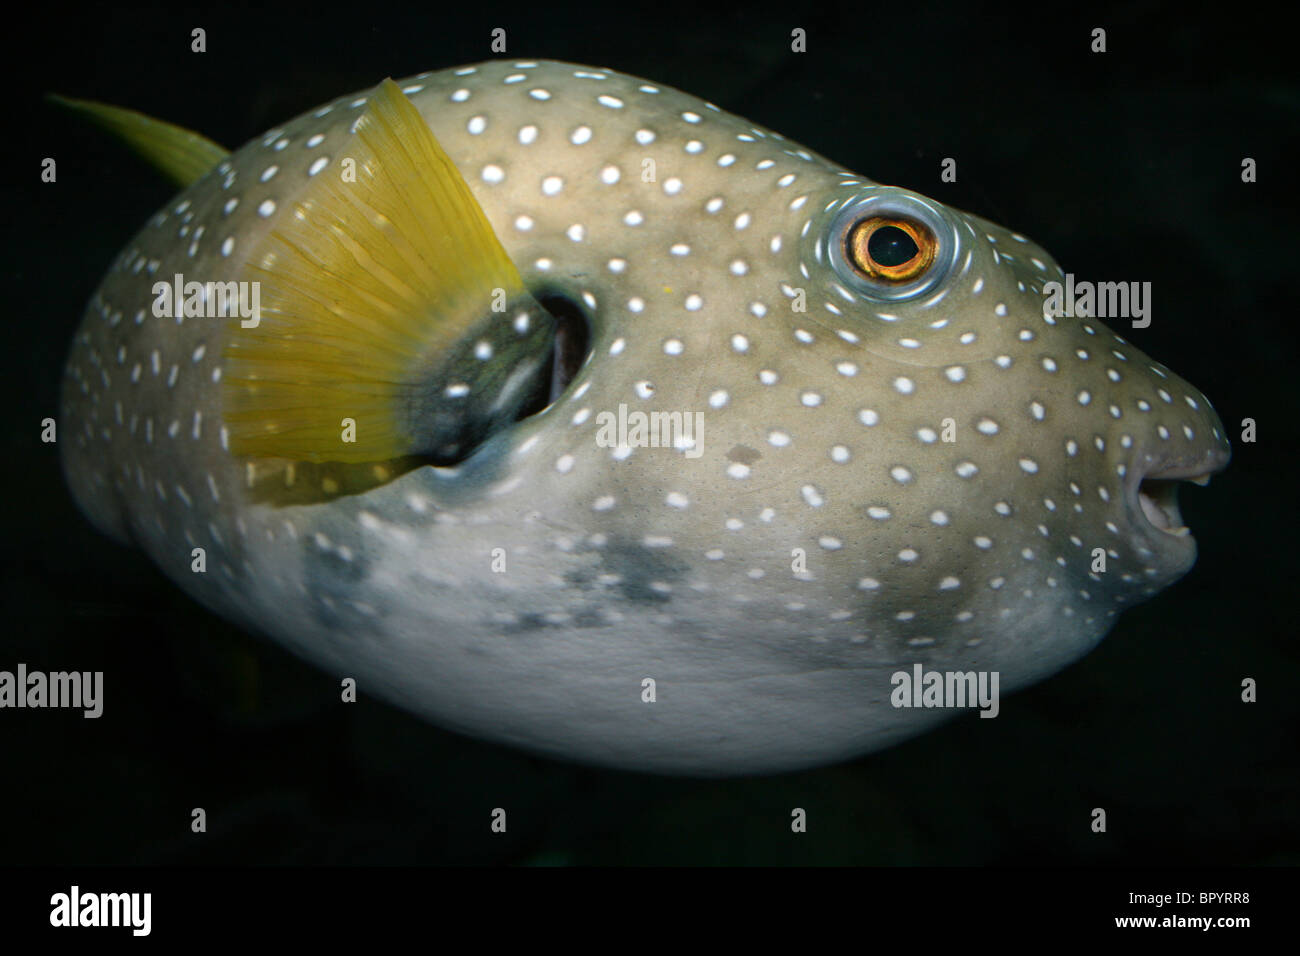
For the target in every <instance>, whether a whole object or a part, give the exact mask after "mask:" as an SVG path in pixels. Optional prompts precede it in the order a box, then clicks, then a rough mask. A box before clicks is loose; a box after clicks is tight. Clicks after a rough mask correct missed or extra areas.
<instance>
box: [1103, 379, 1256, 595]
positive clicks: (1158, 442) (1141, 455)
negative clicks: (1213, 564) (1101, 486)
mask: <svg viewBox="0 0 1300 956" xmlns="http://www.w3.org/2000/svg"><path fill="white" fill-rule="evenodd" d="M1155 399H1156V401H1153V402H1151V403H1150V404H1151V405H1152V406H1155V405H1156V402H1159V405H1160V406H1163V412H1164V414H1155V415H1154V416H1153V418H1152V420H1151V421H1150V422H1149V427H1148V428H1147V429H1146V430H1145V431H1144V433H1143V434H1142V435H1141V436H1140V437H1138V439H1137V441H1136V442H1135V443H1134V455H1133V457H1132V459H1131V461H1130V462H1129V464H1128V466H1127V470H1126V473H1125V482H1124V488H1125V505H1126V508H1127V512H1128V517H1129V521H1130V524H1131V526H1132V528H1133V529H1134V530H1135V534H1136V536H1137V540H1138V547H1139V551H1140V553H1143V555H1144V557H1146V558H1147V560H1148V567H1147V569H1146V572H1147V575H1148V577H1155V576H1157V575H1158V574H1161V573H1162V572H1164V573H1168V574H1171V575H1172V576H1174V577H1176V576H1179V575H1181V574H1183V573H1185V572H1186V571H1187V570H1188V569H1189V568H1190V567H1191V565H1192V563H1193V562H1194V561H1195V559H1196V541H1195V539H1194V538H1193V537H1192V534H1191V529H1189V528H1188V527H1187V525H1186V523H1185V522H1184V521H1183V516H1182V513H1181V511H1180V510H1179V506H1178V492H1179V489H1180V487H1181V486H1182V485H1183V483H1185V482H1189V483H1191V484H1194V485H1200V486H1202V487H1204V486H1206V485H1208V484H1209V483H1210V478H1211V476H1212V475H1214V474H1215V473H1217V472H1220V471H1222V470H1223V469H1224V468H1226V467H1227V465H1228V461H1229V460H1230V459H1231V457H1232V448H1231V446H1230V445H1229V444H1228V440H1227V438H1226V437H1225V432H1224V428H1223V423H1222V421H1220V419H1219V416H1218V414H1217V413H1216V412H1215V411H1214V409H1213V408H1212V407H1211V406H1210V403H1209V401H1208V400H1207V399H1206V398H1205V396H1204V395H1202V394H1201V393H1200V392H1199V391H1197V390H1196V389H1195V388H1193V387H1192V386H1190V385H1188V384H1187V383H1186V382H1183V381H1182V380H1181V379H1178V378H1176V377H1174V376H1172V375H1171V376H1169V378H1168V379H1167V380H1165V381H1162V382H1161V383H1160V385H1159V387H1157V389H1156V392H1155ZM1180 406H1181V407H1180ZM1152 411H1153V412H1156V411H1157V409H1156V408H1153V409H1152ZM1161 576H1163V575H1162V574H1161Z"/></svg>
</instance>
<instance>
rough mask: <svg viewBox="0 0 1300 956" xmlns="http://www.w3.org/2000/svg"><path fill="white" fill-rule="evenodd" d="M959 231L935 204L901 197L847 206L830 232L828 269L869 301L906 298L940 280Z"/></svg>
mask: <svg viewBox="0 0 1300 956" xmlns="http://www.w3.org/2000/svg"><path fill="white" fill-rule="evenodd" d="M958 235H959V234H958V232H957V229H956V226H955V224H954V223H953V222H952V220H951V218H950V217H949V216H948V215H947V214H946V213H945V212H944V211H943V209H942V207H939V206H938V205H937V204H931V203H930V202H928V201H926V200H924V199H923V198H922V197H919V196H913V195H909V194H906V193H894V194H884V195H882V194H871V195H868V196H864V197H862V198H860V199H858V200H855V201H853V202H850V203H848V204H847V205H845V206H844V208H843V209H841V210H840V212H839V214H838V215H837V216H836V218H835V221H834V223H833V224H832V226H831V229H830V250H831V264H832V266H833V267H834V269H835V271H836V272H837V273H839V276H840V278H841V280H842V281H844V283H845V284H846V285H848V286H849V287H851V288H852V289H854V290H856V291H857V292H860V293H862V294H863V295H865V296H867V297H869V298H873V299H888V300H897V299H910V298H912V297H913V296H917V295H921V294H922V293H925V292H929V291H930V290H932V289H933V288H934V287H935V286H936V285H938V284H939V283H940V282H942V281H943V279H944V278H945V277H946V276H947V275H948V273H949V271H950V270H951V268H952V266H953V264H954V263H955V262H956V259H957V246H958Z"/></svg>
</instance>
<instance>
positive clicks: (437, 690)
mask: <svg viewBox="0 0 1300 956" xmlns="http://www.w3.org/2000/svg"><path fill="white" fill-rule="evenodd" d="M74 105H78V106H80V107H81V108H84V109H86V110H88V111H90V112H91V113H92V115H94V116H96V118H98V119H100V120H101V121H103V122H105V123H106V124H107V125H110V126H112V127H114V128H116V129H117V130H118V131H119V132H121V133H122V134H123V135H124V136H126V138H127V139H128V140H130V141H132V142H134V143H135V144H136V145H137V146H138V147H139V148H140V149H142V150H143V151H144V152H146V153H148V154H150V155H153V156H154V157H155V158H157V159H159V161H160V162H161V163H162V164H163V165H165V167H166V168H167V169H168V171H169V172H171V174H172V175H173V176H174V177H175V178H177V179H178V180H179V181H181V182H182V183H184V184H186V186H185V189H184V191H183V192H182V193H181V194H180V196H178V197H177V198H176V199H175V200H174V201H173V202H171V203H169V204H168V205H167V207H166V208H164V209H163V210H162V211H160V212H159V213H158V214H157V215H156V216H154V217H153V218H152V219H151V220H150V221H149V222H148V224H147V225H146V226H145V228H144V229H143V230H142V231H141V232H140V233H139V234H138V235H137V236H136V237H135V239H134V240H133V241H132V242H131V243H130V245H128V246H127V248H126V250H125V251H124V252H123V253H122V254H121V256H120V257H119V258H118V259H117V261H116V262H115V263H114V264H113V266H112V268H111V269H110V271H109V273H108V275H107V276H106V277H105V279H104V281H103V283H102V285H101V286H100V288H99V290H98V291H97V292H96V293H95V295H94V297H93V299H92V300H91V302H90V304H89V306H88V308H87V312H86V317H85V320H84V322H83V324H82V326H81V329H80V330H79V332H78V333H77V336H76V340H75V342H74V345H73V349H72V354H71V357H70V358H69V360H68V365H67V372H66V376H65V381H64V389H63V413H62V423H63V426H64V429H65V431H64V439H63V441H62V442H61V443H60V447H61V448H62V450H63V465H64V470H65V473H66V475H67V479H68V482H69V484H70V485H71V487H72V490H73V493H74V494H75V496H76V499H77V501H78V503H79V504H80V506H81V508H82V509H83V510H84V511H85V512H86V514H87V515H89V516H90V517H91V519H92V520H93V521H94V522H95V524H96V525H98V526H99V527H100V528H102V529H103V530H104V531H105V532H107V533H108V534H110V535H112V536H113V537H115V538H117V539H119V540H121V541H124V542H127V541H129V542H134V543H135V544H138V545H139V546H140V547H142V548H143V549H144V550H145V551H146V552H148V554H149V555H150V556H151V557H152V558H153V560H154V561H156V562H157V563H158V564H159V566H161V567H162V568H163V569H164V571H165V572H166V573H167V574H169V575H170V576H171V577H173V578H174V579H175V580H176V581H177V582H178V583H179V584H180V585H181V586H182V587H183V588H184V589H185V590H186V591H187V592H189V593H190V594H191V595H193V596H194V597H195V598H197V599H198V600H200V601H201V602H203V603H204V604H205V605H207V606H208V607H210V608H212V609H213V610H215V611H216V612H218V613H220V614H222V615H224V616H226V617H228V618H230V619H232V620H235V621H238V622H240V623H242V624H244V625H246V626H248V627H250V628H254V629H257V630H260V631H263V632H265V633H267V634H269V635H271V636H272V637H274V638H275V639H276V640H278V641H280V642H281V643H283V644H284V645H286V646H287V647H289V648H290V649H292V650H293V651H295V652H296V653H298V654H300V655H302V656H303V657H306V658H308V659H309V660H312V661H314V662H316V663H317V664H318V665H320V666H321V667H324V668H326V669H328V670H329V671H331V672H333V673H335V674H338V675H341V676H350V677H355V678H356V679H357V681H358V686H359V688H360V690H361V692H362V693H372V694H375V695H378V696H382V697H384V698H387V699H388V700H391V701H393V702H395V703H397V704H399V705H401V706H403V707H406V708H409V709H411V710H413V711H415V712H416V713H419V714H420V715H422V716H424V717H427V718H428V719H430V720H432V721H434V722H436V723H438V724H441V725H444V726H447V727H451V728H454V729H457V730H460V731H463V732H465V733H469V734H473V735H476V736H480V737H485V738H489V739H492V740H496V741H502V742H506V743H511V744H515V745H518V746H521V747H526V748H528V749H531V750H534V751H540V752H542V753H547V754H552V755H556V756H560V757H567V758H571V759H575V760H581V761H587V762H591V763H596V764H604V765H609V766H617V767H626V768H634V769H641V770H651V771H659V772H667V773H684V774H695V775H723V774H737V773H754V772H770V771H779V770H788V769H793V768H799V767H805V766H811V765H816V764H822V763H827V762H830V761H835V760H841V759H845V758H849V757H852V756H855V755H857V754H861V753H865V752H867V751H871V750H874V749H877V748H880V747H883V746H887V745H889V744H891V743H894V742H896V741H899V740H902V739H904V738H906V737H909V736H912V735H914V734H916V733H919V732H920V731H922V730H924V729H926V728H928V727H931V726H933V725H934V724H935V723H936V722H937V721H939V720H940V719H942V718H943V717H944V716H948V715H951V714H953V713H956V712H960V711H959V708H960V707H961V706H962V704H960V703H959V704H957V705H956V707H954V706H951V702H950V706H948V707H946V708H945V707H943V706H935V705H934V703H933V702H932V701H931V699H930V694H929V691H930V690H933V689H934V686H933V684H932V682H931V681H930V677H931V676H933V675H935V674H937V675H939V681H940V685H942V684H943V680H944V675H949V676H948V680H947V685H946V686H947V687H948V688H949V689H951V688H952V687H953V686H954V682H953V680H952V678H951V675H952V674H957V675H958V678H959V680H958V689H960V688H961V683H960V682H961V680H964V679H965V678H966V677H969V678H970V683H969V685H967V686H968V687H969V688H970V690H971V696H972V697H973V696H974V693H975V688H976V686H978V687H980V688H986V687H987V686H991V687H992V688H993V689H994V691H996V690H998V689H999V688H1000V689H1001V690H1003V691H1009V690H1013V689H1015V688H1018V687H1022V686H1024V685H1026V684H1029V683H1032V682H1033V681H1036V680H1039V679H1040V678H1043V677H1045V676H1046V675H1049V674H1051V673H1053V672H1054V671H1056V670H1058V669H1060V668H1061V667H1063V666H1064V665H1065V664H1067V663H1069V662H1070V661H1072V660H1074V659H1076V658H1077V657H1079V656H1080V655H1082V654H1084V653H1086V652H1087V651H1088V650H1089V649H1091V648H1092V647H1093V646H1094V645H1095V644H1096V643H1097V642H1098V641H1099V640H1100V639H1101V637H1102V636H1103V635H1104V634H1105V633H1106V631H1107V630H1109V628H1110V627H1111V625H1112V624H1113V622H1114V620H1115V616H1116V615H1117V614H1118V613H1119V611H1120V610H1122V609H1123V608H1124V607H1126V606H1127V605H1129V604H1132V603H1134V602H1137V601H1140V600H1142V599H1144V598H1146V597H1149V596H1150V595H1152V594H1155V593H1156V592H1157V591H1158V590H1160V589H1161V588H1163V587H1165V586H1167V585H1168V584H1170V583H1171V582H1173V581H1174V580H1176V579H1177V578H1178V577H1180V576H1181V575H1182V574H1184V573H1185V572H1186V571H1187V570H1188V569H1189V568H1190V567H1191V565H1192V562H1193V560H1194V557H1195V544H1194V542H1193V540H1192V538H1191V537H1190V536H1189V535H1188V533H1187V529H1186V528H1185V527H1183V524H1182V521H1181V519H1180V518H1179V514H1178V508H1177V503H1176V499H1175V491H1174V488H1175V483H1176V481H1177V480H1180V479H1185V480H1193V481H1197V482H1201V483H1203V482H1204V480H1205V479H1206V478H1207V477H1208V476H1209V474H1210V473H1211V472H1213V471H1216V470H1218V469H1220V468H1222V467H1223V466H1224V465H1225V464H1226V463H1227V460H1228V455H1229V450H1228V445H1227V442H1226V440H1225V438H1224V436H1223V430H1222V427H1221V425H1220V423H1219V420H1218V418H1217V416H1216V415H1215V413H1214V411H1213V410H1212V409H1211V408H1210V404H1209V402H1208V401H1207V400H1206V399H1205V397H1204V396H1203V395H1201V393H1200V392H1198V391H1197V390H1196V389H1194V388H1193V387H1192V386H1190V385H1188V384H1187V383H1186V382H1184V381H1182V380H1181V379H1179V378H1178V377H1177V376H1175V375H1174V374H1173V373H1171V372H1169V371H1168V370H1167V369H1165V368H1163V367H1162V366H1160V365H1158V364H1157V363H1154V362H1153V361H1151V360H1150V359H1149V358H1147V357H1146V356H1145V355H1143V354H1142V353H1141V352H1139V351H1138V350H1137V349H1135V348H1134V347H1133V346H1132V345H1130V344H1128V343H1127V342H1125V341H1124V340H1123V339H1121V338H1119V337H1118V336H1116V335H1114V334H1112V333H1111V332H1110V331H1109V330H1108V329H1106V328H1105V326H1103V325H1102V324H1101V323H1099V322H1098V321H1096V320H1095V319H1091V318H1086V317H1085V318H1066V317H1061V316H1057V315H1054V314H1053V313H1052V311H1051V310H1049V309H1045V299H1046V298H1047V294H1048V293H1047V292H1046V291H1045V286H1046V285H1047V284H1048V283H1050V282H1054V281H1059V280H1061V279H1062V277H1063V273H1062V272H1061V270H1060V268H1059V267H1058V266H1057V265H1056V263H1055V262H1054V261H1053V260H1052V258H1051V257H1050V256H1049V255H1048V254H1047V253H1046V252H1044V251H1043V250H1042V249H1041V248H1040V247H1038V246H1037V245H1035V244H1034V243H1032V242H1030V241H1029V240H1028V239H1026V238H1025V237H1023V236H1020V235H1017V234H1016V233H1013V232H1010V231H1008V230H1006V229H1004V228H1002V227H1001V226H997V225H994V224H993V223H990V222H987V221H985V220H983V219H980V218H978V217H976V216H972V215H969V214H967V213H963V212H959V211H957V210H955V209H950V208H947V207H946V206H944V205H942V204H941V203H938V202H935V201H934V200H932V199H928V198H926V197H924V196H921V195H918V194H917V193H914V192H910V191H908V190H905V189H900V188H896V187H892V186H882V185H879V184H877V183H874V182H871V181H870V180H867V179H864V178H863V177H861V176H857V175H854V174H851V173H848V172H846V171H845V170H843V169H840V168H838V167H836V166H835V165H834V164H832V163H830V162H828V161H826V160H824V159H822V158H821V157H819V156H816V155H814V154H812V153H810V152H808V151H807V150H804V149H802V148H800V147H799V146H797V145H795V144H793V143H790V142H788V141H786V140H785V139H783V138H782V137H780V136H779V135H777V134H775V133H772V132H770V131H767V130H764V129H761V128H758V127H755V126H753V125H751V124H749V123H747V122H745V121H744V120H742V119H740V118H738V117H735V116H731V115H728V114H727V113H724V112H721V111H720V110H719V109H718V108H717V107H715V106H713V105H712V104H709V103H706V102H703V101H701V100H699V99H696V98H694V97H691V96H688V95H686V94H684V93H680V92H678V91H676V90H672V89H670V88H668V87H664V86H659V85H652V84H650V83H647V82H645V81H643V80H639V79H636V78H633V77H629V76H624V75H621V74H618V73H614V72H611V71H609V70H604V69H596V68H591V67H581V66H574V65H571V64H564V63H555V62H531V63H510V62H493V63H485V64H480V65H478V66H473V67H465V68H462V69H455V70H445V71H441V72H437V73H428V74H421V75H420V76H417V77H414V78H412V79H409V80H406V81H403V82H400V83H393V82H392V81H388V80H386V81H384V82H383V83H381V84H380V85H379V86H378V87H376V88H375V89H374V90H372V91H370V92H368V93H364V94H361V95H357V96H350V97H344V98H342V99H339V100H337V101H335V102H333V103H330V104H328V105H326V106H323V107H321V108H320V109H317V110H315V111H313V112H311V113H309V114H307V115H304V116H301V117H299V118H298V119H296V120H294V121H292V122H290V123H286V124H285V125H284V126H282V127H279V128H277V129H274V130H272V131H270V132H268V133H267V134H266V135H264V136H261V137H259V138H257V139H256V140H254V141H253V142H251V143H249V144H248V145H246V146H244V147H243V148H242V149H240V150H238V151H237V152H235V153H232V154H229V155H227V154H226V153H225V152H224V151H223V150H221V148H220V147H217V146H215V145H214V144H212V143H210V142H208V141H206V140H203V139H202V138H201V137H198V136H196V135H195V134H192V133H185V132H183V131H179V130H176V129H175V128H173V127H168V126H166V125H165V124H160V123H157V122H156V121H151V120H147V119H145V118H144V117H140V116H139V115H138V114H134V113H129V112H128V111H125V110H116V109H111V108H107V107H102V106H98V105H95V104H74ZM914 677H915V678H918V679H919V680H917V683H916V686H914V687H913V686H912V685H911V683H910V682H911V681H912V680H913V678H914ZM988 677H991V678H992V681H991V682H988V681H985V678H988ZM922 683H924V685H925V688H924V689H925V693H924V694H923V692H922V686H921V684H922ZM940 689H942V687H941V688H940ZM995 696H996V695H995ZM940 703H942V701H940ZM972 703H973V700H967V701H966V705H967V706H969V705H970V704H972ZM984 703H985V704H988V702H987V701H984ZM991 707H992V710H993V712H996V700H994V701H993V702H992V704H991ZM989 709H990V708H989V707H988V706H986V707H985V712H986V713H987V712H988V711H989Z"/></svg>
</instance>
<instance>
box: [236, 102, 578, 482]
mask: <svg viewBox="0 0 1300 956" xmlns="http://www.w3.org/2000/svg"><path fill="white" fill-rule="evenodd" d="M276 216H277V218H276V220H275V221H274V223H273V225H272V228H271V231H270V232H269V233H268V234H267V236H266V238H265V239H264V240H263V241H262V243H261V244H260V245H259V246H258V247H257V248H256V249H254V250H253V251H252V253H251V254H250V256H249V258H248V260H247V265H246V267H245V270H244V274H243V275H242V276H241V278H242V279H244V280H246V281H249V282H256V283H258V289H259V299H260V314H259V316H258V317H257V321H256V324H255V325H254V324H253V322H252V321H251V320H248V321H247V322H240V321H238V320H235V319H231V320H229V321H230V323H231V324H230V326H229V327H228V331H227V334H226V344H225V349H224V355H225V359H226V369H225V374H224V376H223V379H222V388H223V403H224V419H225V424H226V426H227V428H228V431H229V448H230V450H231V452H232V453H234V454H236V455H239V456H243V457H247V458H254V459H280V460H289V461H296V462H305V463H322V462H334V463H350V464H361V463H384V462H392V461H394V460H404V459H406V458H407V456H412V455H421V456H427V457H428V458H430V459H432V460H435V461H437V460H442V461H448V460H454V459H456V458H457V457H458V456H463V454H464V453H465V452H467V451H468V450H469V449H471V448H472V447H474V446H475V445H476V444H478V443H479V442H481V441H482V440H483V439H484V438H485V437H487V435H488V434H490V433H491V432H492V431H493V430H495V429H497V428H499V427H500V426H501V425H502V424H504V423H508V422H509V421H513V420H514V418H515V417H517V413H518V411H519V409H520V408H521V407H523V405H524V403H525V402H526V401H528V400H529V399H530V398H531V396H532V388H533V386H534V385H535V383H536V381H537V380H538V375H539V373H540V372H541V370H542V369H544V368H546V367H548V366H547V363H548V362H549V358H550V348H551V342H552V338H553V333H552V328H553V320H552V319H551V317H550V316H549V315H548V314H547V313H546V312H545V311H544V310H543V309H542V308H541V307H540V306H539V305H538V304H537V303H536V302H535V301H534V300H533V299H532V298H531V297H530V296H529V295H528V293H527V292H526V291H525V289H524V285H523V281H522V280H521V279H520V276H519V273H518V271H517V270H516V269H515V267H514V264H513V263H512V262H511V261H510V259H509V257H508V256H507V255H506V252H505V250H504V249H503V248H502V246H501V243H500V242H499V241H498V240H497V237H496V235H495V233H493V231H492V227H491V225H490V224H489V222H488V220H487V217H486V216H485V215H484V214H483V210H482V209H481V208H480V207H479V205H478V202H477V201H476V200H475V198H474V194H473V193H472V192H471V191H470V188H469V186H468V184H467V183H466V182H465V180H464V178H463V177H462V176H461V174H460V172H459V171H458V170H457V169H456V167H455V165H454V164H453V163H452V161H451V159H450V158H449V157H448V156H447V154H446V153H445V152H444V151H443V149H442V147H441V146H440V145H439V144H438V141H437V139H435V138H434V135H433V133H432V131H431V130H430V129H429V127H428V125H427V124H426V123H425V122H424V119H423V118H422V117H421V116H420V114H419V112H418V111H417V110H416V108H415V106H414V105H413V104H412V103H411V102H410V100H408V99H407V98H406V97H405V96H404V95H403V94H402V91H401V90H400V89H399V88H398V86H397V85H396V84H395V83H393V82H392V81H391V80H385V81H384V82H383V83H382V84H380V86H379V87H377V88H376V89H375V90H374V91H373V92H372V93H371V94H370V101H369V104H368V105H367V108H366V112H365V113H364V114H363V115H362V117H361V118H360V120H359V121H358V122H357V123H356V125H355V127H354V134H353V136H352V138H351V139H350V140H349V141H347V142H345V143H344V144H342V146H341V147H340V148H339V150H338V151H337V153H336V156H335V158H334V160H333V163H332V165H331V166H329V167H326V168H325V169H324V170H321V171H320V172H319V173H317V174H316V176H315V178H314V179H312V180H311V181H310V182H309V183H308V185H307V186H306V187H305V188H304V189H303V190H302V191H301V193H299V194H298V195H297V196H296V197H293V198H292V199H291V200H289V201H287V202H286V203H284V204H283V205H282V206H281V208H280V209H279V210H278V211H277V213H276ZM299 471H300V473H301V474H303V475H315V474H316V471H317V470H316V469H311V468H306V469H300V470H299ZM332 471H334V472H336V473H338V474H345V473H346V474H352V475H364V474H366V472H365V471H364V470H362V471H355V470H354V471H351V472H349V471H347V470H346V469H343V470H340V469H333V470H332ZM372 471H374V473H375V474H377V475H382V474H385V473H387V472H388V471H389V469H388V468H387V466H383V467H380V468H379V469H372ZM294 483H295V484H297V481H296V480H295V482H294ZM375 483H378V482H377V481H371V482H370V484H371V485H373V484H375ZM362 484H364V482H362Z"/></svg>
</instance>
